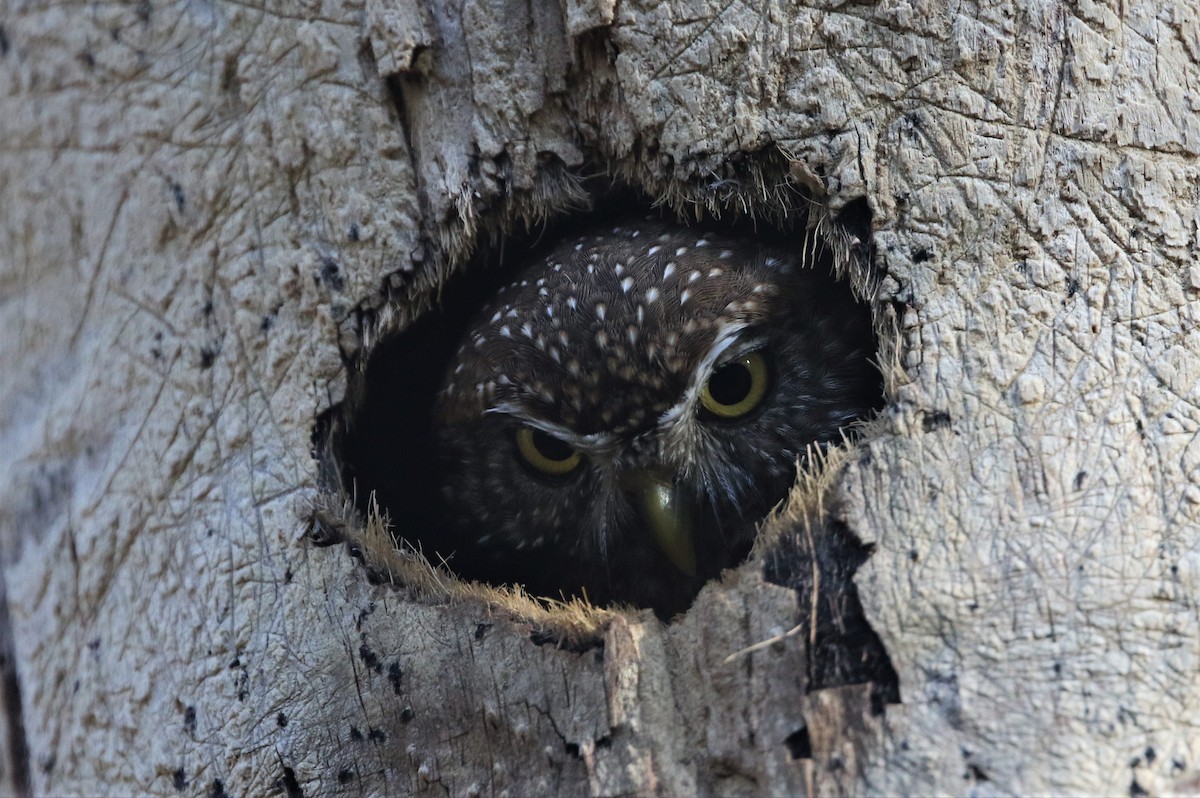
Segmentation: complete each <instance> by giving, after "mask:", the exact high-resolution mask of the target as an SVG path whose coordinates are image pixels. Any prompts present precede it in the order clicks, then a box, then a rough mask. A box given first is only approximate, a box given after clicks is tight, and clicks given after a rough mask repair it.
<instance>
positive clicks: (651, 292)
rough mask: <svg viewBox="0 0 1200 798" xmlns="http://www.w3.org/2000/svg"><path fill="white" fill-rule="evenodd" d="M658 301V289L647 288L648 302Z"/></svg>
mask: <svg viewBox="0 0 1200 798" xmlns="http://www.w3.org/2000/svg"><path fill="white" fill-rule="evenodd" d="M656 299H658V289H657V288H647V289H646V301H647V302H653V301H655V300H656Z"/></svg>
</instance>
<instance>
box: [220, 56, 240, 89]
mask: <svg viewBox="0 0 1200 798" xmlns="http://www.w3.org/2000/svg"><path fill="white" fill-rule="evenodd" d="M220 86H221V91H223V92H228V93H230V94H237V90H238V76H237V57H236V56H233V55H230V56H226V58H225V63H224V64H222V65H221V83H220Z"/></svg>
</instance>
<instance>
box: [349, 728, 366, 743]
mask: <svg viewBox="0 0 1200 798" xmlns="http://www.w3.org/2000/svg"><path fill="white" fill-rule="evenodd" d="M350 739H351V740H353V741H354V742H356V743H361V742H362V739H363V736H362V732H360V731H359V730H358V727H357V726H351V727H350Z"/></svg>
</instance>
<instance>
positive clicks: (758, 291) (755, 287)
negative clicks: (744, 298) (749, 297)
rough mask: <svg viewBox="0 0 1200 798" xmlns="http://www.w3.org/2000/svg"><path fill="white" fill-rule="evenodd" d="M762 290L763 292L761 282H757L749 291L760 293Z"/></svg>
mask: <svg viewBox="0 0 1200 798" xmlns="http://www.w3.org/2000/svg"><path fill="white" fill-rule="evenodd" d="M762 292H763V284H762V283H759V284H758V285H756V286H754V290H752V291H751V292H750V293H752V294H761V293H762Z"/></svg>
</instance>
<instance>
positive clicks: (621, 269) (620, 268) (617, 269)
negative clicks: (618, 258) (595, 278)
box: [613, 263, 625, 277]
mask: <svg viewBox="0 0 1200 798" xmlns="http://www.w3.org/2000/svg"><path fill="white" fill-rule="evenodd" d="M624 273H625V266H624V265H623V264H620V263H618V264H616V265H615V266H613V274H615V275H617V276H618V277H620V276H621V275H622V274H624Z"/></svg>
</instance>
